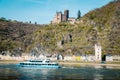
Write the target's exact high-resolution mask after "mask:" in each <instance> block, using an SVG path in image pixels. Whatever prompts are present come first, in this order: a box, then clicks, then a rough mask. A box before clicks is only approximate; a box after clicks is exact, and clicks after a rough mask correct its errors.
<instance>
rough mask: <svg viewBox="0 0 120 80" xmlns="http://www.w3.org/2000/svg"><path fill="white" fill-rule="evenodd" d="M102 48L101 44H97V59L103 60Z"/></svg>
mask: <svg viewBox="0 0 120 80" xmlns="http://www.w3.org/2000/svg"><path fill="white" fill-rule="evenodd" d="M101 53H102V49H101V45H100V44H95V60H96V61H101V60H102V54H101Z"/></svg>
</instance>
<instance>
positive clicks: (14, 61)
mask: <svg viewBox="0 0 120 80" xmlns="http://www.w3.org/2000/svg"><path fill="white" fill-rule="evenodd" d="M20 62H22V61H17V60H0V64H17V63H20ZM53 62H58V64H59V65H67V66H71V65H73V66H87V65H88V66H113V67H114V66H119V67H120V62H107V63H100V62H79V61H53Z"/></svg>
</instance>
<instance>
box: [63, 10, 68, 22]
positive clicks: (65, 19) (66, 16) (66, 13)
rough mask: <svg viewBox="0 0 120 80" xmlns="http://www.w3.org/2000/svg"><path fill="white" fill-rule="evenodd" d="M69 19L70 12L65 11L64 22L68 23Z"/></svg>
mask: <svg viewBox="0 0 120 80" xmlns="http://www.w3.org/2000/svg"><path fill="white" fill-rule="evenodd" d="M68 18H69V10H65V11H64V14H63V21H67V20H68Z"/></svg>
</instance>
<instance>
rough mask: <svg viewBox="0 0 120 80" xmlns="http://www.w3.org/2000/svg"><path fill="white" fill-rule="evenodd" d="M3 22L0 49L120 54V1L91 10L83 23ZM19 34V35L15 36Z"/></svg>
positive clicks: (32, 51)
mask: <svg viewBox="0 0 120 80" xmlns="http://www.w3.org/2000/svg"><path fill="white" fill-rule="evenodd" d="M41 26H43V25H34V24H25V23H20V22H9V21H2V20H1V21H0V37H1V38H0V49H1V51H2V50H11V51H13V49H15V48H16V47H19V48H21V50H22V52H30V53H33V55H37V54H38V53H41V52H45V53H49V54H53V53H60V54H63V55H73V54H76V55H77V54H94V45H95V43H99V44H101V46H102V54H119V53H120V49H119V48H120V37H119V33H120V1H119V0H118V1H113V2H110V3H109V4H107V5H105V6H103V7H101V8H98V9H95V10H93V11H90V12H89V13H87V14H85V15H84V16H83V17H82V18H80V21H79V23H76V24H74V25H72V24H70V23H60V24H50V25H44V27H41ZM14 33H15V34H14Z"/></svg>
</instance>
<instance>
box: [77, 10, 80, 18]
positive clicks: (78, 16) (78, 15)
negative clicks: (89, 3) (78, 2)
mask: <svg viewBox="0 0 120 80" xmlns="http://www.w3.org/2000/svg"><path fill="white" fill-rule="evenodd" d="M80 18H81V12H80V10H79V11H78V14H77V19H80Z"/></svg>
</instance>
